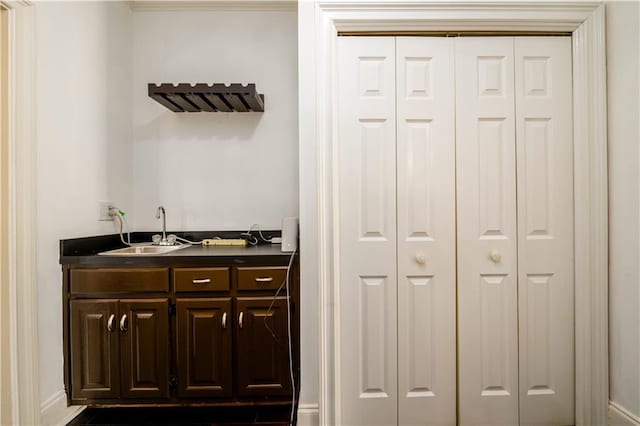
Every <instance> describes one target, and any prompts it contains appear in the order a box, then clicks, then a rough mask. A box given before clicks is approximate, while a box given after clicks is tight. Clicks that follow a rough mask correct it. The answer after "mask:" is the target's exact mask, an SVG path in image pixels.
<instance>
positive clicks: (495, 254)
mask: <svg viewBox="0 0 640 426" xmlns="http://www.w3.org/2000/svg"><path fill="white" fill-rule="evenodd" d="M513 66H514V65H513V38H506V37H500V38H488V37H483V38H459V39H456V145H457V146H456V174H457V218H458V368H459V370H458V377H459V380H458V388H459V415H460V419H459V423H460V424H461V425H510V426H511V425H516V424H518V334H517V333H518V299H517V297H518V296H517V277H516V263H517V252H516V185H515V180H516V164H515V152H516V147H515V128H514V80H513V72H514V71H513V70H514V68H513Z"/></svg>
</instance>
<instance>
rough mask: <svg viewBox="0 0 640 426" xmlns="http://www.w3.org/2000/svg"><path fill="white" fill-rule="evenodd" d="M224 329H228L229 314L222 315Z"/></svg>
mask: <svg viewBox="0 0 640 426" xmlns="http://www.w3.org/2000/svg"><path fill="white" fill-rule="evenodd" d="M222 328H224V329H226V328H227V313H226V312H225V313H224V314H222Z"/></svg>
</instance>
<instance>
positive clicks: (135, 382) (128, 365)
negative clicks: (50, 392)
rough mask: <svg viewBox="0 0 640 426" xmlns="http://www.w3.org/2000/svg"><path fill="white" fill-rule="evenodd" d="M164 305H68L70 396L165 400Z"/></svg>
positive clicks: (160, 302)
mask: <svg viewBox="0 0 640 426" xmlns="http://www.w3.org/2000/svg"><path fill="white" fill-rule="evenodd" d="M168 309H169V301H168V299H166V298H165V299H140V300H138V299H134V300H128V299H127V300H117V299H87V300H83V299H80V300H72V301H71V302H70V313H71V321H70V323H71V331H70V351H71V376H72V390H73V392H72V396H73V398H76V399H92V400H93V399H111V398H132V399H147V398H167V397H168V396H169V358H168V352H169V350H170V347H169V337H168V333H169V318H168Z"/></svg>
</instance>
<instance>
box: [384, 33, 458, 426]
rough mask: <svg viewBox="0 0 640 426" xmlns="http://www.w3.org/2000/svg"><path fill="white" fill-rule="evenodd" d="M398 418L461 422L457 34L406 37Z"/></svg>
mask: <svg viewBox="0 0 640 426" xmlns="http://www.w3.org/2000/svg"><path fill="white" fill-rule="evenodd" d="M396 76H397V211H398V216H397V230H398V231H397V236H398V239H397V244H398V254H397V256H398V386H399V388H398V423H399V424H401V425H414V424H420V425H439V426H444V425H455V424H456V268H455V259H456V249H455V247H456V245H455V242H456V240H455V235H456V234H455V222H456V218H455V211H456V206H455V203H456V200H455V107H454V101H455V95H454V94H455V90H454V89H455V87H454V77H455V76H454V39H453V38H430V37H427V38H425V37H415V38H414V37H399V38H397V39H396Z"/></svg>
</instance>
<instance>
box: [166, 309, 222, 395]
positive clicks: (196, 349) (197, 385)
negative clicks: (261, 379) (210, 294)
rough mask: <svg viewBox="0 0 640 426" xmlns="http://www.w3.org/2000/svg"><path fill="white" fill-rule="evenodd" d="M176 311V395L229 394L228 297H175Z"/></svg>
mask: <svg viewBox="0 0 640 426" xmlns="http://www.w3.org/2000/svg"><path fill="white" fill-rule="evenodd" d="M176 311H177V312H176V314H177V318H176V341H177V347H176V350H177V368H178V396H179V397H224V396H231V394H232V387H231V385H232V382H231V380H232V376H231V371H232V358H231V336H232V330H233V328H232V315H231V299H230V298H220V299H177V300H176Z"/></svg>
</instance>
